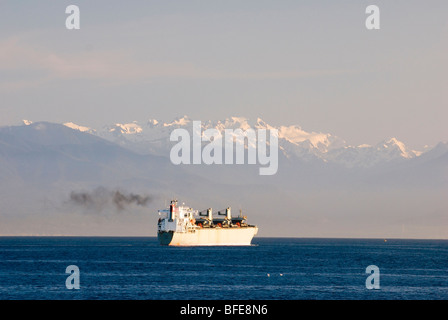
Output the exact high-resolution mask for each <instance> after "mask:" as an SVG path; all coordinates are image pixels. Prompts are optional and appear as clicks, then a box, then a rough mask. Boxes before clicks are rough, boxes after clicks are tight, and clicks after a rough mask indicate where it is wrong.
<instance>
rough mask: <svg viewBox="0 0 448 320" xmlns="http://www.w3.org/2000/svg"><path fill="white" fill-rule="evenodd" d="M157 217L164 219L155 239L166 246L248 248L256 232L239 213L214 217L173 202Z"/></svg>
mask: <svg viewBox="0 0 448 320" xmlns="http://www.w3.org/2000/svg"><path fill="white" fill-rule="evenodd" d="M159 215H164V216H163V217H160V218H159V221H158V223H157V238H158V240H159V243H160V244H161V245H166V246H248V245H250V244H251V241H252V238H253V237H254V236H255V235H256V234H257V232H258V227H257V226H255V225H249V224H248V223H247V217H246V216H243V215H242V213H241V211H240V214H239V216H236V217H232V213H231V208H230V207H229V208H226V209H224V210H220V211H218V212H217V215H213V210H212V209H211V208H209V209H206V210H203V211H198V210H193V209H192V208H190V207H187V206H185V205H182V206H178V204H177V200H172V201H171V203H170V206H169V209H164V210H159Z"/></svg>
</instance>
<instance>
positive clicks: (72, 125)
mask: <svg viewBox="0 0 448 320" xmlns="http://www.w3.org/2000/svg"><path fill="white" fill-rule="evenodd" d="M64 126H66V127H69V128H70V129H73V130H78V131H81V132H87V133H95V131H96V130H94V129H91V128H88V127H84V126H80V125H77V124H75V123H73V122H66V123H64Z"/></svg>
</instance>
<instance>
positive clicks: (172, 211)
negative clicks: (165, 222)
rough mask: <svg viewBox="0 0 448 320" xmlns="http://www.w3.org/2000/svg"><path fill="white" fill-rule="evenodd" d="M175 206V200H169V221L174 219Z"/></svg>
mask: <svg viewBox="0 0 448 320" xmlns="http://www.w3.org/2000/svg"><path fill="white" fill-rule="evenodd" d="M176 206H177V200H171V204H170V216H169V221H173V220H174V213H175V211H176Z"/></svg>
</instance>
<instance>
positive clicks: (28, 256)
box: [0, 237, 448, 300]
mask: <svg viewBox="0 0 448 320" xmlns="http://www.w3.org/2000/svg"><path fill="white" fill-rule="evenodd" d="M252 243H253V245H252V246H248V247H162V246H159V244H158V242H157V239H156V238H153V237H147V238H136V237H132V238H123V237H0V299H1V300H9V299H11V300H16V299H20V300H23V299H25V300H29V299H32V300H60V299H64V300H72V299H76V300H96V299H100V300H110V299H112V300H123V299H124V300H128V299H129V300H142V299H145V300H304V299H305V300H308V299H313V300H340V299H343V300H372V299H373V300H385V299H386V300H389V299H390V300H410V299H412V300H415V299H417V300H427V299H429V300H447V299H448V241H447V240H398V239H388V240H387V241H385V240H384V239H306V238H305V239H303V238H254V240H253V242H252ZM69 265H76V266H77V267H78V268H79V280H80V289H78V290H76V289H71V290H70V289H67V287H66V279H67V278H68V277H69V276H70V274H68V273H66V268H67V266H69ZM370 265H374V266H377V267H378V272H377V274H376V275H378V278H377V279H376V281H377V282H376V283H377V284H379V289H367V288H366V279H367V278H368V277H369V275H370V273H366V268H367V267H368V266H370ZM378 281H379V282H378Z"/></svg>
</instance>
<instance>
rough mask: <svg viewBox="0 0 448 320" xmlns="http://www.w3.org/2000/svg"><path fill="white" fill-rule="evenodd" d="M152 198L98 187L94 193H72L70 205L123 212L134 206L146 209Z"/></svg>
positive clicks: (100, 210) (99, 210)
mask: <svg viewBox="0 0 448 320" xmlns="http://www.w3.org/2000/svg"><path fill="white" fill-rule="evenodd" d="M151 200H152V198H151V196H149V195H140V194H135V193H126V192H122V191H120V190H109V189H107V188H104V187H98V188H96V189H95V190H93V191H90V192H86V191H72V192H71V193H70V199H69V203H71V204H72V205H75V206H79V207H82V208H84V209H88V210H93V211H98V212H102V211H104V210H110V209H111V208H112V209H114V210H116V211H123V210H126V209H128V208H131V207H132V206H139V207H146V206H147V205H148V204H149V203H150V202H151Z"/></svg>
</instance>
